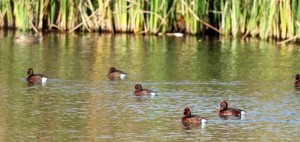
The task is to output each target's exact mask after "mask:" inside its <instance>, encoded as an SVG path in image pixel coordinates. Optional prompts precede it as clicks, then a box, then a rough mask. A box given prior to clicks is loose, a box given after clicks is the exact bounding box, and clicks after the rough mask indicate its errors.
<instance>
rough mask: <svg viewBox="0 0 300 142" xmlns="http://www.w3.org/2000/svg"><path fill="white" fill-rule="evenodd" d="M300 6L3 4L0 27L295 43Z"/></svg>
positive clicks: (15, 0) (296, 1)
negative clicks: (179, 34) (178, 34)
mask: <svg viewBox="0 0 300 142" xmlns="http://www.w3.org/2000/svg"><path fill="white" fill-rule="evenodd" d="M298 15H300V0H268V1H267V0H243V1H240V0H1V1H0V26H1V27H2V28H15V29H20V30H24V31H27V30H35V31H42V30H47V31H61V32H73V31H88V32H112V33H115V32H127V33H137V34H158V33H170V32H184V33H187V34H193V35H195V34H206V33H212V32H214V33H217V34H222V35H224V36H232V37H242V38H245V37H248V36H251V37H259V38H261V39H268V38H275V39H298V37H299V35H300V32H299V30H300V28H299V26H300V25H299V19H300V17H299V16H298Z"/></svg>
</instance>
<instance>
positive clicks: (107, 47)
mask: <svg viewBox="0 0 300 142" xmlns="http://www.w3.org/2000/svg"><path fill="white" fill-rule="evenodd" d="M17 34H18V33H16V35H17ZM16 35H15V34H12V33H8V34H4V33H1V35H0V109H1V111H0V141H223V140H225V141H299V140H300V138H299V136H298V135H299V133H300V114H299V113H300V105H299V100H300V92H298V91H296V90H295V89H294V88H293V83H294V77H295V74H296V73H297V72H299V71H300V62H299V61H300V48H299V47H298V46H296V45H288V46H277V45H275V44H273V43H268V42H263V41H255V40H253V41H239V40H228V39H224V40H205V39H202V41H201V42H199V41H198V40H197V38H195V37H189V36H186V37H183V38H175V37H156V36H134V35H117V36H114V37H113V36H111V35H98V34H82V35H75V34H70V35H65V34H49V35H45V37H44V39H45V40H44V41H43V42H42V43H40V44H31V45H24V44H18V43H15V42H14V40H13V38H14V36H16ZM110 66H115V67H117V68H119V69H121V70H123V71H126V72H127V73H128V74H129V76H128V78H127V79H125V80H115V81H111V80H109V79H108V78H107V76H106V72H107V69H108V68H109V67H110ZM28 67H32V68H33V69H34V71H35V72H36V73H43V74H45V75H47V76H48V77H49V81H48V83H47V84H46V86H42V85H34V86H28V85H27V82H26V81H25V76H26V71H27V68H28ZM136 83H141V84H142V85H143V87H144V88H148V89H152V90H156V91H158V92H159V95H158V96H156V97H154V98H147V97H145V98H136V97H134V96H133V95H132V92H133V90H134V85H135V84H136ZM222 100H227V101H228V102H229V105H230V106H232V107H235V108H240V109H243V110H245V111H246V114H245V118H243V119H242V120H232V119H229V120H223V119H221V118H219V117H218V115H217V114H218V110H217V109H216V108H217V106H218V105H219V103H220V101H222ZM186 106H189V107H190V108H191V110H192V112H193V113H194V114H198V115H201V116H203V117H205V118H206V119H207V120H208V121H207V124H206V125H202V126H201V125H200V126H194V127H185V126H183V125H182V124H181V121H180V119H181V117H182V112H183V109H184V107H186Z"/></svg>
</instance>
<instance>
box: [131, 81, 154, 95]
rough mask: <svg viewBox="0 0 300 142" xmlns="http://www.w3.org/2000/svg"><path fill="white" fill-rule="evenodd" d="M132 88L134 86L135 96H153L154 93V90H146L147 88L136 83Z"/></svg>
mask: <svg viewBox="0 0 300 142" xmlns="http://www.w3.org/2000/svg"><path fill="white" fill-rule="evenodd" d="M134 88H135V91H134V94H135V95H136V96H151V97H154V96H155V95H156V92H155V91H152V90H148V89H143V87H142V85H141V84H136V85H135V87H134Z"/></svg>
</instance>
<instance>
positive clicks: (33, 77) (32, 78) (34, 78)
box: [26, 68, 48, 85]
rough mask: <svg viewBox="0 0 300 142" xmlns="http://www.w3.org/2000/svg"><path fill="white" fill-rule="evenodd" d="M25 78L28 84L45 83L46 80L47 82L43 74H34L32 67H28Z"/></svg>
mask: <svg viewBox="0 0 300 142" xmlns="http://www.w3.org/2000/svg"><path fill="white" fill-rule="evenodd" d="M26 80H27V81H28V83H30V84H34V83H42V85H45V84H46V82H47V80H48V78H47V77H46V76H45V75H43V74H34V72H33V69H32V68H28V70H27V78H26Z"/></svg>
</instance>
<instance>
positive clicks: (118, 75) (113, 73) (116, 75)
mask: <svg viewBox="0 0 300 142" xmlns="http://www.w3.org/2000/svg"><path fill="white" fill-rule="evenodd" d="M126 75H127V73H125V72H123V71H121V70H117V69H116V68H115V67H110V68H109V69H108V72H107V77H108V78H110V79H125V77H126Z"/></svg>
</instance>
